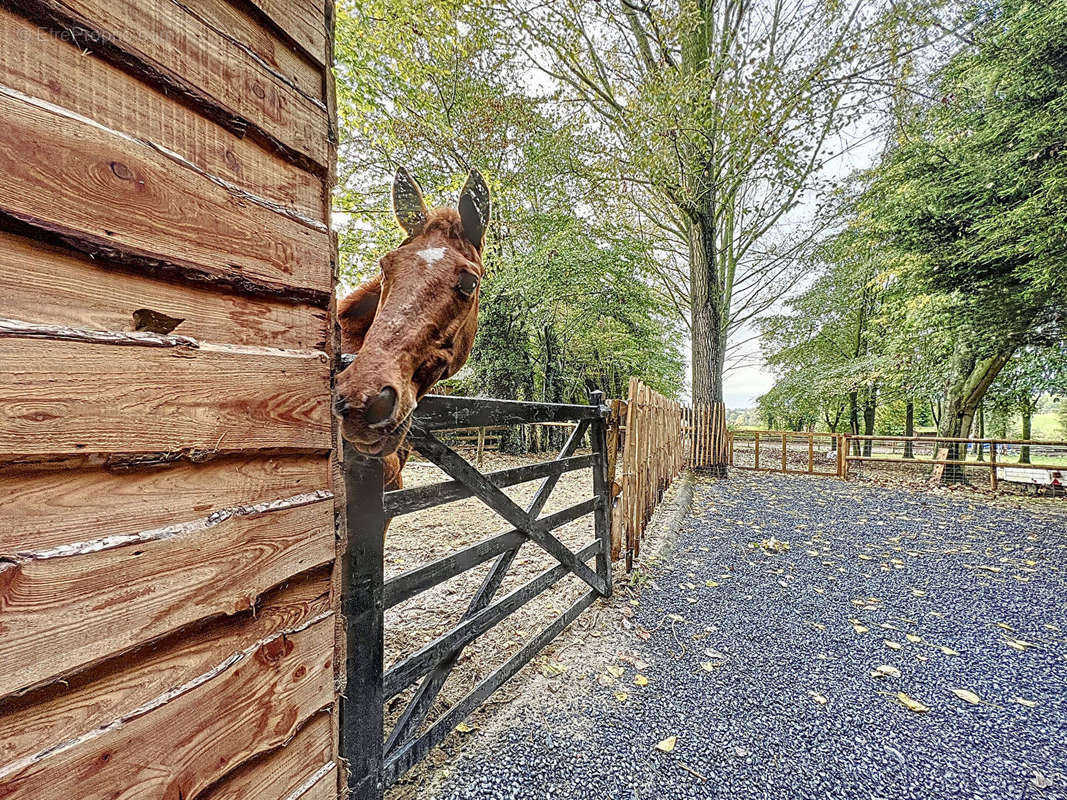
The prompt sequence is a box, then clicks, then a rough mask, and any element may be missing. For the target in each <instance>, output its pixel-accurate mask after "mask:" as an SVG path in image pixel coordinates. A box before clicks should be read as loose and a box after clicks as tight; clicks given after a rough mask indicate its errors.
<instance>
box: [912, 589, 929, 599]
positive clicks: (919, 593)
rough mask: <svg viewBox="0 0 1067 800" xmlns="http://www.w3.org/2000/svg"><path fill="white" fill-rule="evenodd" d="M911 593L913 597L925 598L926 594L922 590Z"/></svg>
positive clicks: (913, 590)
mask: <svg viewBox="0 0 1067 800" xmlns="http://www.w3.org/2000/svg"><path fill="white" fill-rule="evenodd" d="M911 593H912V596H913V597H926V592H924V591H923V590H922V589H912V590H911Z"/></svg>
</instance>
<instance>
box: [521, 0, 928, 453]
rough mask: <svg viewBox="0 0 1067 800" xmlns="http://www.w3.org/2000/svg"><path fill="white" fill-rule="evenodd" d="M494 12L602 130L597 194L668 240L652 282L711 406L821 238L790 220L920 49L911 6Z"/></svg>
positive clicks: (585, 3) (726, 5)
mask: <svg viewBox="0 0 1067 800" xmlns="http://www.w3.org/2000/svg"><path fill="white" fill-rule="evenodd" d="M503 5H504V8H505V9H506V10H507V12H508V19H509V21H510V24H511V25H512V26H514V27H515V28H517V29H519V30H520V31H521V32H522V35H521V37H520V40H519V41H520V45H521V46H523V47H524V49H525V51H526V53H527V55H528V56H529V58H530V59H531V61H532V62H533V63H534V64H536V65H537V66H538V67H539V68H540V69H542V70H543V71H544V73H545V74H546V75H548V76H549V77H550V79H551V80H553V81H554V82H556V83H557V84H558V85H559V86H561V87H563V88H564V89H565V91H566V94H567V97H568V98H572V99H573V100H575V101H577V102H579V103H581V105H582V108H584V109H585V111H586V113H587V114H588V115H589V117H590V119H591V120H592V121H593V122H595V123H596V125H597V126H598V129H599V139H598V140H599V142H600V143H601V144H602V146H603V147H604V149H605V151H606V152H607V153H608V155H609V157H608V158H606V159H601V160H599V161H598V164H599V165H600V167H601V168H602V169H603V177H604V179H605V180H607V181H610V182H612V183H613V185H614V186H616V187H618V189H619V194H620V196H621V197H624V198H628V199H630V200H631V201H632V203H633V205H634V207H635V209H636V213H637V214H638V215H640V217H641V218H642V219H645V220H647V221H648V223H649V224H650V225H652V226H655V227H656V228H657V229H658V230H659V231H660V232H661V233H662V234H663V235H664V236H665V237H666V243H665V244H663V245H662V249H663V250H664V251H666V252H667V253H668V255H669V256H673V258H667V259H666V260H667V263H668V264H678V265H680V266H681V269H680V270H678V271H675V270H672V269H669V268H668V269H662V270H661V272H660V276H661V279H662V280H663V281H664V285H665V288H666V289H667V291H668V292H669V294H670V295H671V297H672V299H673V300H674V302H675V305H676V307H677V308H678V309H679V310H680V311H682V312H683V314H684V315H685V316H686V317H687V323H688V326H689V333H690V341H691V356H692V365H693V373H692V391H693V399H694V400H695V401H697V402H721V401H722V380H723V373H724V370H725V366H726V354H727V348H728V343H729V340H730V338H731V336H734V335H735V334H736V333H737V332H738V331H739V330H740V329H741V328H743V327H744V326H745V325H746V324H748V323H750V322H751V321H752V320H754V319H755V318H756V317H758V316H759V315H761V314H762V313H764V312H765V311H767V310H768V309H769V308H770V307H771V305H773V303H774V302H775V301H776V300H777V299H778V298H779V297H781V296H782V294H783V293H784V292H785V291H787V290H788V289H789V288H790V287H791V286H792V285H793V282H794V280H795V278H796V277H797V274H798V273H797V271H796V264H797V262H798V256H799V255H800V254H802V253H803V252H804V251H805V249H806V248H807V247H808V246H809V245H810V244H811V243H812V241H813V239H814V236H815V234H816V232H817V231H818V230H819V229H820V228H821V223H820V221H819V216H818V214H817V213H816V214H814V215H811V216H809V217H808V218H807V219H803V220H801V219H800V218H799V217H798V215H796V214H795V213H794V212H795V211H796V209H797V207H798V205H799V204H800V203H801V202H802V201H805V200H809V201H810V200H811V199H812V197H813V196H817V195H818V194H819V193H820V192H821V190H822V189H823V188H824V182H823V181H822V180H821V176H822V170H823V167H824V165H825V163H826V161H827V160H828V159H829V158H831V157H832V156H833V155H835V154H836V152H837V151H838V150H839V148H840V146H841V145H840V143H839V138H838V135H839V134H841V133H842V131H844V130H845V129H847V128H848V127H849V126H850V125H851V124H852V123H854V122H855V121H856V120H857V119H858V118H859V117H860V116H861V115H862V114H863V113H865V112H866V111H867V110H869V108H870V104H871V102H872V98H873V97H875V96H878V95H881V94H884V93H887V92H888V91H889V87H891V86H892V85H893V82H894V80H895V77H896V71H897V69H898V68H899V67H900V66H901V65H902V64H903V63H904V62H905V57H904V56H905V55H906V54H907V53H908V52H909V50H910V49H911V48H913V47H916V46H918V44H917V42H916V41H914V38H912V39H909V38H908V37H907V36H906V35H905V33H904V31H909V32H911V33H915V32H916V31H917V30H918V29H917V28H916V27H915V26H914V25H908V24H907V23H910V22H912V21H913V17H912V16H911V12H912V11H913V8H912V5H911V4H910V3H890V2H885V3H882V2H870V0H850V1H849V2H834V3H785V2H766V3H764V2H760V3H742V2H736V1H734V0H727V1H726V2H721V3H707V2H704V0H677V2H663V3H657V2H651V1H650V2H633V1H632V0H611V2H597V0H559V2H553V3H541V2H535V1H534V0H510V1H509V2H505V3H504V4H503ZM922 5H926V4H922ZM785 223H795V224H791V225H786V224H785ZM720 466H724V465H720Z"/></svg>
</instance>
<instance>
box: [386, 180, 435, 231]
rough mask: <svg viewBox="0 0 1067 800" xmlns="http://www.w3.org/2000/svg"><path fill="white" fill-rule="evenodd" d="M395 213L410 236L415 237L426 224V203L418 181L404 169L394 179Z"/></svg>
mask: <svg viewBox="0 0 1067 800" xmlns="http://www.w3.org/2000/svg"><path fill="white" fill-rule="evenodd" d="M393 213H394V214H396V221H397V222H399V223H400V227H401V228H403V229H404V231H405V232H406V233H407V235H408V236H414V235H415V234H416V233H418V232H419V231H420V230H422V226H423V225H425V224H426V215H427V211H426V201H425V200H423V199H422V189H421V188H420V187H419V183H418V181H416V180H415V179H414V178H413V177H411V173H410V172H408V171H407V170H406V169H404V168H403V167H400V168H399V169H398V170H397V171H396V176H395V177H394V178H393Z"/></svg>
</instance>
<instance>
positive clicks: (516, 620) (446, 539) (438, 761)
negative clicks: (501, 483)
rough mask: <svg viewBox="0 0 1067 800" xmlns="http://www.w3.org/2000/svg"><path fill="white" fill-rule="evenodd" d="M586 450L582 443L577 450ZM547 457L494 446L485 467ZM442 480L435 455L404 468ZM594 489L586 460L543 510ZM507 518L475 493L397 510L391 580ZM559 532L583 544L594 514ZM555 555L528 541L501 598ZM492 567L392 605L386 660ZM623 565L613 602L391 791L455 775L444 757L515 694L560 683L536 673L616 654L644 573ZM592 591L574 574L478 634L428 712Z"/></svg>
mask: <svg viewBox="0 0 1067 800" xmlns="http://www.w3.org/2000/svg"><path fill="white" fill-rule="evenodd" d="M459 452H460V453H461V454H463V455H464V456H465V457H467V458H471V457H472V455H473V454H472V453H470V452H464V451H462V450H460V451H459ZM585 452H588V451H585ZM582 454H583V451H579V452H578V453H577V455H582ZM543 460H546V457H545V456H541V457H516V456H505V455H500V454H496V453H487V454H486V456H485V462H484V463H483V465H482V471H483V472H492V471H494V470H498V469H507V468H509V467H514V466H518V465H521V464H526V463H535V462H537V461H543ZM442 480H447V476H446V475H445V474H444V473H443V472H442V471H441V470H440V469H438V468H437V467H436V466H434V465H432V464H427V463H421V462H420V463H413V464H409V465H408V467H407V468H406V469H405V471H404V481H405V486H420V485H423V484H427V483H435V482H438V481H442ZM539 485H540V480H537V481H531V482H530V483H527V484H521V485H518V486H513V487H509V488H507V489H505V490H504V491H505V493H506V494H508V496H509V497H511V498H512V499H514V500H516V502H518V503H519V504H520V505H523V504H524V502H528V501H529V500H530V499H531V498H532V497H533V495H534V493H535V492H536V491H537V487H538V486H539ZM672 495H673V491H671V490H669V491H668V498H667V499H668V502H667V503H665V505H664V508H667V507H669V505H670V504H669V499H670V497H671V496H672ZM590 497H592V475H591V471H590V470H588V469H583V470H579V471H575V472H570V473H566V474H565V475H564V476H563V477H562V479H561V480H560V481H559V483H558V484H557V486H556V488H555V490H554V491H553V492H552V495H551V497H550V499H549V502H548V504H547V505H546V506H545V509H544V511H543V512H542V513H543V514H551V513H554V512H556V511H560V510H562V509H564V508H567V507H568V506H571V505H574V504H576V503H579V502H581V501H583V500H586V499H588V498H590ZM509 527H510V526H508V524H507V523H506V522H504V521H503V520H502V519H501V518H500V517H498V516H497V515H496V514H495V513H493V512H492V511H490V510H489V509H488V508H486V507H485V505H484V504H482V503H481V502H480V501H478V500H476V499H474V498H470V499H467V500H461V501H457V502H454V503H450V504H448V505H445V506H439V507H437V508H432V509H426V510H424V511H420V512H416V513H414V514H409V515H406V516H404V517H399V518H397V519H396V520H394V521H393V522H392V523H391V524H390V527H389V534H388V537H387V539H386V546H385V572H386V579H388V578H389V577H391V576H394V575H397V574H400V573H402V572H405V571H406V570H409V569H412V568H414V567H417V566H419V565H421V564H424V563H426V562H428V561H432V560H434V559H436V558H440V557H441V556H443V555H446V554H447V553H449V552H452V551H454V550H456V549H458V548H461V547H465V546H468V545H471V544H474V543H476V542H478V541H480V540H482V539H485V538H487V537H488V536H491V535H492V534H494V533H498V532H500V531H503V530H507V529H508V528H509ZM653 530H658V528H657V527H656V526H655V525H650V527H649V536H648V537H647V538H646V540H645V542H644V543H643V545H642V548H643V552H645V553H646V554H654V553H656V552H657V551H658V549H659V548H660V546H661V542H660V535H659V534H655V535H654V534H653V533H652V531H653ZM555 534H556V535H557V536H558V537H559V538H560V540H561V541H563V542H564V544H566V545H567V546H568V547H570V548H571V549H572V550H577V549H578V548H580V547H582V546H584V545H585V544H588V543H589V542H591V541H592V540H593V518H592V516H591V515H590V516H586V517H583V518H582V519H579V520H577V521H575V522H572V523H570V524H569V525H566V526H564V527H562V528H559V529H557V530H556V531H555ZM649 560H651V559H649ZM555 563H556V562H555V560H554V559H553V558H552V557H551V556H549V555H548V554H546V553H545V552H544V551H543V550H541V549H540V548H539V547H538V546H537V545H534V544H527V545H525V546H524V547H523V549H522V550H521V551H520V553H519V556H518V557H517V558H516V559H515V563H514V564H513V566H512V568H511V570H510V571H509V573H508V577H507V579H506V580H505V582H504V585H503V586H502V587H501V589H500V591H499V592H498V593H497V597H501V596H503V595H504V594H506V593H507V592H508V591H510V590H512V589H514V588H516V587H517V586H519V585H521V584H523V583H525V582H527V581H529V580H531V579H532V578H534V577H535V576H536V575H538V574H539V573H541V572H542V571H544V570H545V569H548V568H549V567H552V566H554V565H555ZM490 566H491V564H484V565H482V566H480V567H478V568H477V569H474V570H471V571H469V572H467V573H465V574H463V575H460V576H458V577H456V578H454V579H453V580H451V581H449V582H447V583H444V584H441V585H440V586H437V587H436V588H434V589H433V590H430V591H427V592H424V593H422V594H420V595H418V596H416V597H414V598H412V599H411V600H410V601H408V602H406V603H403V604H400V605H398V606H396V607H395V608H393V609H390V610H389V611H388V612H386V616H385V663H386V665H387V667H388V666H389V665H392V664H394V663H396V662H397V661H398V660H399V659H401V658H404V657H406V656H408V655H410V654H411V653H413V652H415V651H416V650H418V649H419V648H420V647H422V646H423V645H425V644H426V643H427V642H429V641H431V640H432V639H433V638H435V637H437V636H440V635H441V634H443V633H445V632H446V631H448V630H449V629H450V628H452V627H454V626H455V624H456V623H457V622H458V620H459V619H460V617H461V616H462V614H463V612H464V611H465V610H466V608H467V605H468V603H469V602H470V599H471V597H472V595H473V594H474V592H475V591H476V590H477V588H478V586H480V585H481V581H482V579H483V578H484V577H485V575H486V573H487V572H488V571H489V568H490ZM620 566H621V565H620V564H617V565H616V568H615V596H614V597H613V598H612V599H611V600H610V601H609V602H607V603H605V602H602V601H598V602H597V603H594V604H593V606H592V607H591V608H590V609H589V610H587V611H585V612H584V613H583V614H582V615H581V616H580V617H579V618H578V619H577V621H575V622H574V623H573V624H572V625H571V626H570V627H568V628H567V630H566V631H564V632H563V633H562V634H561V635H560V636H559V637H558V638H557V639H556V640H555V641H554V642H552V643H551V644H550V645H549V646H548V647H547V648H545V650H544V651H542V653H541V654H540V655H539V656H537V657H535V658H534V659H533V661H531V662H530V664H528V665H527V666H526V667H525V668H524V669H523V670H522V671H520V672H519V674H518V675H516V676H515V677H514V678H512V679H511V680H510V681H509V682H508V683H506V684H504V686H503V687H502V688H501V689H500V690H498V691H497V693H496V694H495V695H493V696H492V697H491V698H490V699H489V701H488V702H487V703H486V704H485V705H483V706H482V707H481V708H480V709H479V710H478V711H476V712H475V713H474V714H473V715H472V716H471V717H470V718H468V719H467V721H466V725H465V726H461V730H460V731H457V732H454V733H453V734H452V735H451V736H450V737H448V738H447V739H446V740H445V742H444V743H443V744H442V746H440V747H438V748H436V749H435V750H434V751H433V752H432V753H431V754H430V755H429V757H427V758H426V759H425V760H424V761H423V762H421V763H420V764H419V765H417V766H416V767H415V768H413V769H412V770H411V771H410V772H409V773H408V774H407V775H406V776H404V777H403V778H401V780H400V781H399V782H398V783H397V785H396V786H394V787H393V789H392V790H391V791H390V792H388V793H387V798H389V800H414V799H415V798H420V797H423V796H425V793H426V792H427V791H429V787H430V786H431V785H432V784H434V783H436V782H437V781H438V780H440V779H442V778H443V777H444V776H446V775H447V774H448V769H447V765H448V764H449V762H450V761H451V760H452V759H453V758H454V757H455V755H456V754H457V753H458V752H459V750H460V749H461V748H462V747H463V745H464V740H465V738H466V737H469V736H470V735H471V734H472V733H473V732H476V731H478V730H479V729H480V728H481V727H484V725H485V724H487V721H488V720H489V719H490V718H491V717H492V716H493V715H494V714H495V713H497V712H499V711H500V710H501V709H502V708H503V707H506V706H507V704H508V703H509V702H511V701H512V700H513V699H514V698H515V697H516V696H517V694H518V693H522V694H523V695H524V696H525V695H528V694H529V692H531V691H552V690H553V689H555V688H558V684H557V683H553V682H551V681H544V680H541V681H538V680H537V679H538V678H539V677H540V676H541V673H542V672H543V671H544V672H546V673H547V674H553V673H554V672H555V671H556V670H558V669H561V668H563V669H567V668H568V665H569V662H570V661H571V658H572V654H573V655H576V656H577V657H579V658H581V659H582V660H583V661H585V660H588V659H589V658H592V657H593V656H592V655H591V654H592V653H595V652H598V651H599V650H600V649H603V648H607V649H608V650H610V653H606V655H605V658H609V659H610V658H613V657H614V656H615V646H614V642H615V633H616V632H618V631H619V630H620V629H621V628H622V627H624V626H626V625H627V624H628V618H629V617H630V616H632V614H633V607H632V606H631V605H630V600H631V599H633V598H636V597H637V595H638V592H639V589H640V586H639V584H640V582H641V576H642V575H643V574H644V573H643V572H642V571H641V570H640V569H637V570H635V571H634V573H633V574H632V575H631V576H627V575H625V573H623V572H622V571H621V569H620ZM631 580H632V581H633V585H631ZM585 591H586V586H585V584H584V583H582V582H581V581H579V580H578V579H577V578H575V577H573V576H568V577H567V578H564V579H563V580H562V581H560V582H559V583H557V584H556V585H555V587H553V588H552V589H551V590H549V591H547V592H545V593H543V594H542V595H541V596H539V597H537V598H536V599H534V600H532V601H531V602H530V603H528V604H527V605H525V606H524V607H523V608H521V609H519V610H518V611H517V612H515V613H514V614H512V615H511V616H510V617H508V618H507V619H505V620H504V621H503V622H501V623H500V624H499V625H497V626H496V627H495V628H493V629H492V630H491V631H489V632H488V633H486V634H485V635H484V636H482V637H480V638H479V639H477V640H475V641H474V642H473V643H471V644H470V645H469V646H468V647H467V648H466V649H465V650H464V651H463V654H462V656H461V657H460V660H459V662H458V664H457V666H456V668H455V670H454V671H453V673H452V675H451V676H450V678H449V680H448V682H447V683H446V684H445V687H444V689H443V690H442V692H441V694H440V695H438V699H437V702H436V703H435V705H434V709H433V711H432V712H431V714H430V719H431V720H433V719H435V718H436V717H438V716H440V714H441V713H443V712H444V711H446V710H447V709H448V708H449V707H451V706H452V705H453V704H454V703H456V702H457V701H458V700H460V699H461V698H462V697H463V696H464V695H465V694H466V693H467V692H468V691H470V689H472V688H473V687H474V685H475V684H476V683H477V682H478V681H479V680H481V679H482V678H484V677H486V676H487V675H488V674H490V673H491V672H492V671H493V670H494V669H495V668H496V667H497V666H499V665H500V664H502V663H503V662H504V661H506V660H507V659H508V658H509V657H510V656H512V655H513V654H514V653H515V652H516V651H517V650H518V649H519V648H520V647H521V646H522V645H523V644H524V643H525V642H526V641H528V640H529V639H531V638H533V637H534V636H535V635H536V634H537V633H538V632H540V631H541V629H542V628H543V627H544V626H545V625H546V624H548V623H550V622H551V621H552V620H553V619H554V618H555V617H556V616H558V615H559V614H560V613H562V612H563V611H565V610H566V609H567V608H568V607H570V606H571V605H572V604H573V603H574V602H575V601H577V600H578V598H579V597H580V596H581V595H582V594H584V593H585ZM412 691H413V690H409V691H407V692H404V693H402V694H401V695H398V696H397V697H395V698H393V700H392V701H391V702H389V703H387V705H386V709H385V711H386V730H387V731H388V730H391V727H392V724H393V722H394V721H395V720H396V718H397V717H398V716H399V714H400V712H401V711H402V710H403V708H404V704H405V702H406V700H407V699H408V698H410V697H411V694H412Z"/></svg>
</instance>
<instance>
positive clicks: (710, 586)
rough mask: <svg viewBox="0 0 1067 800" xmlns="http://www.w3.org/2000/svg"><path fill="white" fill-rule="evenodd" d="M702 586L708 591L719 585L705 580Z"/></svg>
mask: <svg viewBox="0 0 1067 800" xmlns="http://www.w3.org/2000/svg"><path fill="white" fill-rule="evenodd" d="M704 585H705V586H707V587H708V588H709V589H714V588H715V587H716V586H718V585H719V584H718V583H717V582H715V581H713V580H706V581H704Z"/></svg>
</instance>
